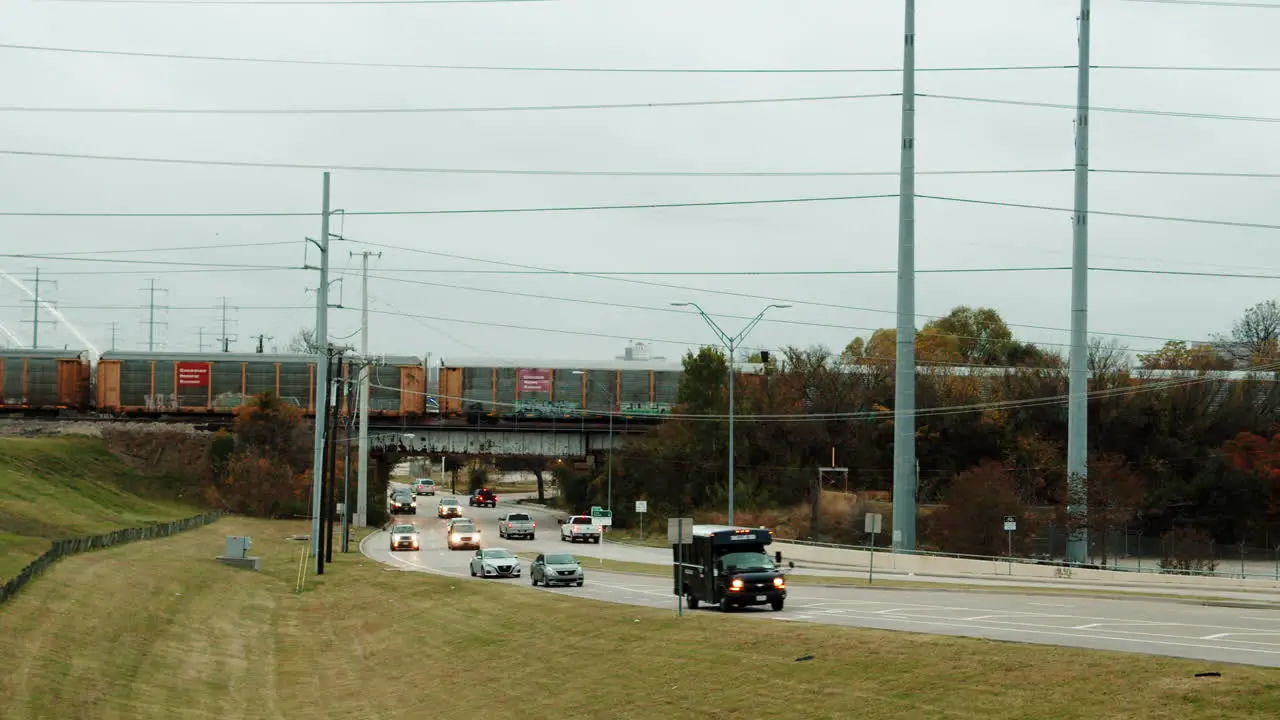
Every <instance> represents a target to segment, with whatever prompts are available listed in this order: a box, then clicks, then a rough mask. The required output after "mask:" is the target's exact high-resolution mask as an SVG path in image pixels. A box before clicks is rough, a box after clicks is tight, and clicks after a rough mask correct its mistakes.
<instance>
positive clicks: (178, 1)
mask: <svg viewBox="0 0 1280 720" xmlns="http://www.w3.org/2000/svg"><path fill="white" fill-rule="evenodd" d="M43 1H44V2H46V3H55V2H61V3H82V4H86V5H192V6H198V5H242V6H243V5H263V6H275V7H280V6H288V5H348V6H350V5H476V4H484V3H507V4H510V3H547V2H558V1H559V0H43Z"/></svg>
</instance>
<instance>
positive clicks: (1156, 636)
mask: <svg viewBox="0 0 1280 720" xmlns="http://www.w3.org/2000/svg"><path fill="white" fill-rule="evenodd" d="M462 501H463V511H464V514H465V515H466V516H468V517H472V518H474V519H475V520H476V523H477V526H478V527H479V528H480V529H481V531H482V540H483V544H484V546H485V547H505V548H508V549H510V550H511V551H512V552H516V553H539V552H570V553H573V554H575V555H577V556H578V557H579V559H580V560H581V561H582V565H583V567H584V568H585V570H586V578H587V582H586V585H585V586H584V587H581V588H579V587H555V588H542V587H538V588H533V587H531V586H530V584H529V579H528V566H529V562H528V560H522V565H523V568H524V570H523V574H522V576H521V578H520V579H518V580H513V579H500V580H479V579H473V578H471V577H470V574H469V572H468V563H469V562H470V559H471V557H472V555H473V554H474V553H473V551H466V550H456V551H450V550H449V549H447V547H446V546H445V538H444V522H445V521H443V520H439V519H437V518H436V503H435V498H432V497H420V498H418V515H416V516H414V515H399V516H396V522H411V523H413V524H414V525H416V526H418V528H419V530H420V532H421V539H422V549H421V550H419V551H417V552H407V551H400V552H395V553H392V552H391V551H390V550H389V549H388V547H387V546H388V537H387V533H386V532H378V533H374V534H373V535H370V536H369V537H368V538H366V539H365V541H364V542H363V543H361V547H360V549H361V551H362V552H363V553H364V554H365V555H367V556H368V557H370V558H371V559H373V560H376V561H378V562H382V563H386V564H388V565H392V566H395V567H399V568H401V569H402V570H406V571H416V572H430V573H435V574H440V575H448V576H452V577H458V578H464V579H466V580H467V581H469V582H500V583H507V584H512V585H516V586H517V587H519V588H520V591H528V592H549V593H556V594H564V595H573V596H578V597H585V598H590V599H594V600H602V601H606V602H613V603H622V604H629V605H641V606H646V607H655V608H668V609H670V610H671V611H672V612H674V611H675V607H676V606H675V602H676V599H675V597H674V596H673V595H672V594H671V582H670V580H667V579H665V578H661V577H654V576H646V575H638V574H632V573H611V572H605V571H601V570H597V569H594V568H593V567H592V563H591V558H590V556H591V555H596V554H599V555H603V556H605V557H607V558H609V559H615V560H625V561H631V562H648V563H659V562H670V558H669V556H668V555H666V553H664V551H663V550H661V549H659V548H645V547H637V546H630V545H619V544H616V543H608V542H606V543H602V544H600V545H583V544H568V543H563V542H560V540H559V525H558V524H557V523H556V521H555V515H554V514H552V513H550V512H549V511H546V510H542V509H538V508H528V507H526V506H523V505H516V504H515V503H514V502H511V503H509V502H506V499H505V498H503V499H501V500H500V502H499V505H498V507H497V508H496V509H489V508H472V507H468V506H466V499H465V497H463V498H462ZM517 509H518V510H524V511H528V512H529V513H530V515H532V516H533V517H534V519H535V520H536V521H537V523H538V530H537V533H538V534H537V538H536V539H535V540H532V541H529V540H505V539H500V538H499V537H498V527H497V518H498V516H499V515H501V514H503V513H506V512H510V511H513V510H517ZM824 574H826V573H824ZM685 612H686V613H688V614H697V613H704V612H718V611H717V610H705V609H699V610H688V609H686V610H685ZM734 615H735V616H737V617H741V618H744V619H749V620H756V621H766V622H810V623H826V624H833V625H848V626H857V627H866V628H878V629H883V630H906V631H914V632H927V633H934V634H942V635H957V636H969V637H980V638H987V639H991V640H1005V641H1012V642H1028V643H1039V644H1048V645H1061V646H1067V647H1078V648H1090V649H1097V650H1116V651H1123V652H1139V653H1148V654H1154V655H1166V656H1171V657H1181V658H1190V659H1199V660H1208V661H1216V662H1229V663H1241V664H1248V665H1261V666H1268V667H1280V611H1275V610H1264V609H1240V608H1232V607H1219V606H1205V605H1197V604H1191V603H1183V602H1172V601H1166V600H1159V599H1147V598H1132V599H1103V598H1097V597H1085V596H1072V595H1069V594H1063V595H1031V594H1027V595H1022V594H1018V593H1013V592H1009V591H1007V590H1006V591H1002V592H999V593H984V592H980V591H965V590H895V589H869V588H867V587H864V586H857V587H847V586H836V585H826V586H820V585H809V586H797V585H795V584H792V585H791V587H790V589H789V597H788V599H787V606H786V608H785V609H784V610H783V611H782V612H773V611H771V610H769V609H768V608H764V609H755V608H750V609H744V610H739V611H737V612H735V613H734Z"/></svg>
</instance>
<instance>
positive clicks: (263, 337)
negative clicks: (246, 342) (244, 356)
mask: <svg viewBox="0 0 1280 720" xmlns="http://www.w3.org/2000/svg"><path fill="white" fill-rule="evenodd" d="M249 337H252V338H257V340H258V354H259V355H261V354H262V353H263V341H265V340H275V336H274V335H264V334H259V335H250V336H249Z"/></svg>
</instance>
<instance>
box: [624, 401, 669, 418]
mask: <svg viewBox="0 0 1280 720" xmlns="http://www.w3.org/2000/svg"><path fill="white" fill-rule="evenodd" d="M618 412H620V413H622V414H623V415H670V414H671V404H670V403H651V402H631V403H622V404H621V405H619V406H618Z"/></svg>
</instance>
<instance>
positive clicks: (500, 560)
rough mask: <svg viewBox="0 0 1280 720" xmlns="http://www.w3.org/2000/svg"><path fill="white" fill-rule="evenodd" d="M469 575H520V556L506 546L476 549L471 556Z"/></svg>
mask: <svg viewBox="0 0 1280 720" xmlns="http://www.w3.org/2000/svg"><path fill="white" fill-rule="evenodd" d="M471 577H520V558H518V557H516V554H515V553H513V552H511V551H510V550H507V549H506V548H487V549H483V550H477V551H476V554H475V557H473V558H471Z"/></svg>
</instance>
